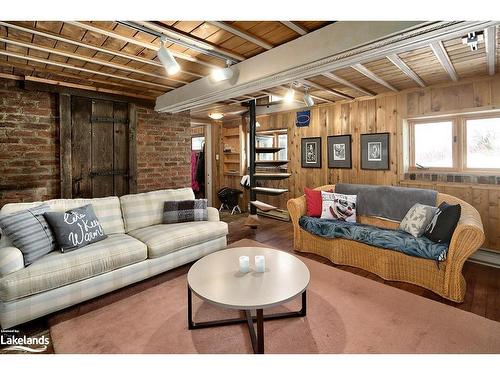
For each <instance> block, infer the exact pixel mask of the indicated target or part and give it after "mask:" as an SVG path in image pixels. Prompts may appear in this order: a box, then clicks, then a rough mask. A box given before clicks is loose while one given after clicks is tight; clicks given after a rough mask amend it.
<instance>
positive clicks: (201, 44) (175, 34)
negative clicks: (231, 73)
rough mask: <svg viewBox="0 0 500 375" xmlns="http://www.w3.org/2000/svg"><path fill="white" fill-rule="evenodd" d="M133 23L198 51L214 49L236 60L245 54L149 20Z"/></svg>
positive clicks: (239, 59)
mask: <svg viewBox="0 0 500 375" xmlns="http://www.w3.org/2000/svg"><path fill="white" fill-rule="evenodd" d="M134 23H136V24H139V25H141V26H144V27H146V28H148V29H150V30H153V31H156V32H158V33H160V34H164V35H165V36H166V37H167V38H168V39H169V41H173V43H176V41H179V43H181V44H180V45H182V46H186V45H191V46H192V47H197V49H196V50H197V51H200V49H201V50H205V51H215V52H218V53H220V54H222V55H227V56H229V57H231V58H233V59H235V60H237V61H243V60H245V56H243V55H240V54H238V53H234V52H232V51H229V50H227V49H225V48H222V47H219V46H217V45H216V44H214V43H209V42H206V41H204V40H203V39H199V38H196V37H193V36H191V35H189V34H187V33H183V32H180V31H178V30H175V29H174V28H172V27H168V26H166V25H158V24H156V23H153V22H149V21H134ZM202 53H203V52H202Z"/></svg>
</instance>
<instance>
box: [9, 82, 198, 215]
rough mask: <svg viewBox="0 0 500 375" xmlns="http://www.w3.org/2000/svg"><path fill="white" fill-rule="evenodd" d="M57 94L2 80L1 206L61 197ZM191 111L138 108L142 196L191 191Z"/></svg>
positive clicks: (138, 155)
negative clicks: (182, 189)
mask: <svg viewBox="0 0 500 375" xmlns="http://www.w3.org/2000/svg"><path fill="white" fill-rule="evenodd" d="M57 98H58V95H57V94H51V93H46V92H33V91H27V90H24V89H23V88H22V87H21V84H20V83H19V82H16V81H12V80H4V79H0V207H2V206H3V205H4V204H6V203H10V202H32V201H36V200H47V199H52V198H58V197H60V171H59V118H58V99H57ZM190 156H191V129H190V115H189V112H182V113H178V114H160V113H156V112H154V110H153V109H152V108H146V107H140V106H139V107H138V108H137V185H138V191H139V192H144V191H151V190H157V189H164V188H176V187H186V186H191V175H190V168H191V166H190V163H191V158H190Z"/></svg>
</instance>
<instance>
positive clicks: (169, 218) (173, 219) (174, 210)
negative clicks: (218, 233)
mask: <svg viewBox="0 0 500 375" xmlns="http://www.w3.org/2000/svg"><path fill="white" fill-rule="evenodd" d="M207 220H208V210H207V200H206V199H195V200H186V201H166V202H165V204H164V205H163V224H174V223H185V222H189V221H207Z"/></svg>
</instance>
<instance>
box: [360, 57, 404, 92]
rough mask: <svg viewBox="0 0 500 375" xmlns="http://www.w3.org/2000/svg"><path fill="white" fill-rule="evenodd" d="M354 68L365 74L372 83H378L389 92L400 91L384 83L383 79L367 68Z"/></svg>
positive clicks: (361, 66)
mask: <svg viewBox="0 0 500 375" xmlns="http://www.w3.org/2000/svg"><path fill="white" fill-rule="evenodd" d="M352 68H353V69H354V70H356V71H358V72H359V73H361V74H363V75H364V76H365V77H368V78H370V79H371V80H372V81H375V82H377V83H378V84H379V85H382V86H384V87H387V88H388V89H389V90H392V91H395V92H397V91H398V90H397V89H396V88H395V87H394V86H392V85H391V84H390V83H389V82H386V81H384V80H383V79H382V78H380V77H379V76H378V75H376V74H375V73H373V72H372V71H371V70H370V69H368V68H367V67H365V66H364V65H362V64H354V65H352Z"/></svg>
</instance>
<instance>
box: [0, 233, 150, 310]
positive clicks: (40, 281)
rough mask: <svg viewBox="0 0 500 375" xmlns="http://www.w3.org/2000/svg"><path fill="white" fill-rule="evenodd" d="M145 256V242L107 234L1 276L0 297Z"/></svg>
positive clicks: (62, 282)
mask: <svg viewBox="0 0 500 375" xmlns="http://www.w3.org/2000/svg"><path fill="white" fill-rule="evenodd" d="M146 258H147V248H146V245H145V244H143V243H142V242H140V241H138V240H136V239H135V238H133V237H130V236H128V235H126V234H114V235H110V236H108V238H106V239H105V240H103V241H99V242H96V243H93V244H90V245H87V246H85V247H83V248H81V249H79V250H78V251H73V252H70V253H61V252H59V251H53V252H51V253H50V254H47V255H45V256H44V257H42V258H40V259H38V260H37V261H35V262H34V263H32V264H31V265H30V266H28V267H26V268H23V269H22V270H19V271H16V272H13V273H10V274H8V275H7V276H5V277H3V278H1V279H0V300H1V301H12V300H16V299H19V298H22V297H27V296H30V295H33V294H37V293H40V292H44V291H47V290H50V289H55V288H58V287H61V286H63V285H67V284H72V283H75V282H77V281H80V280H84V279H87V278H90V277H93V276H96V275H100V274H103V273H106V272H109V271H112V270H115V269H118V268H121V267H125V266H128V265H130V264H133V263H136V262H140V261H142V260H145V259H146Z"/></svg>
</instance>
